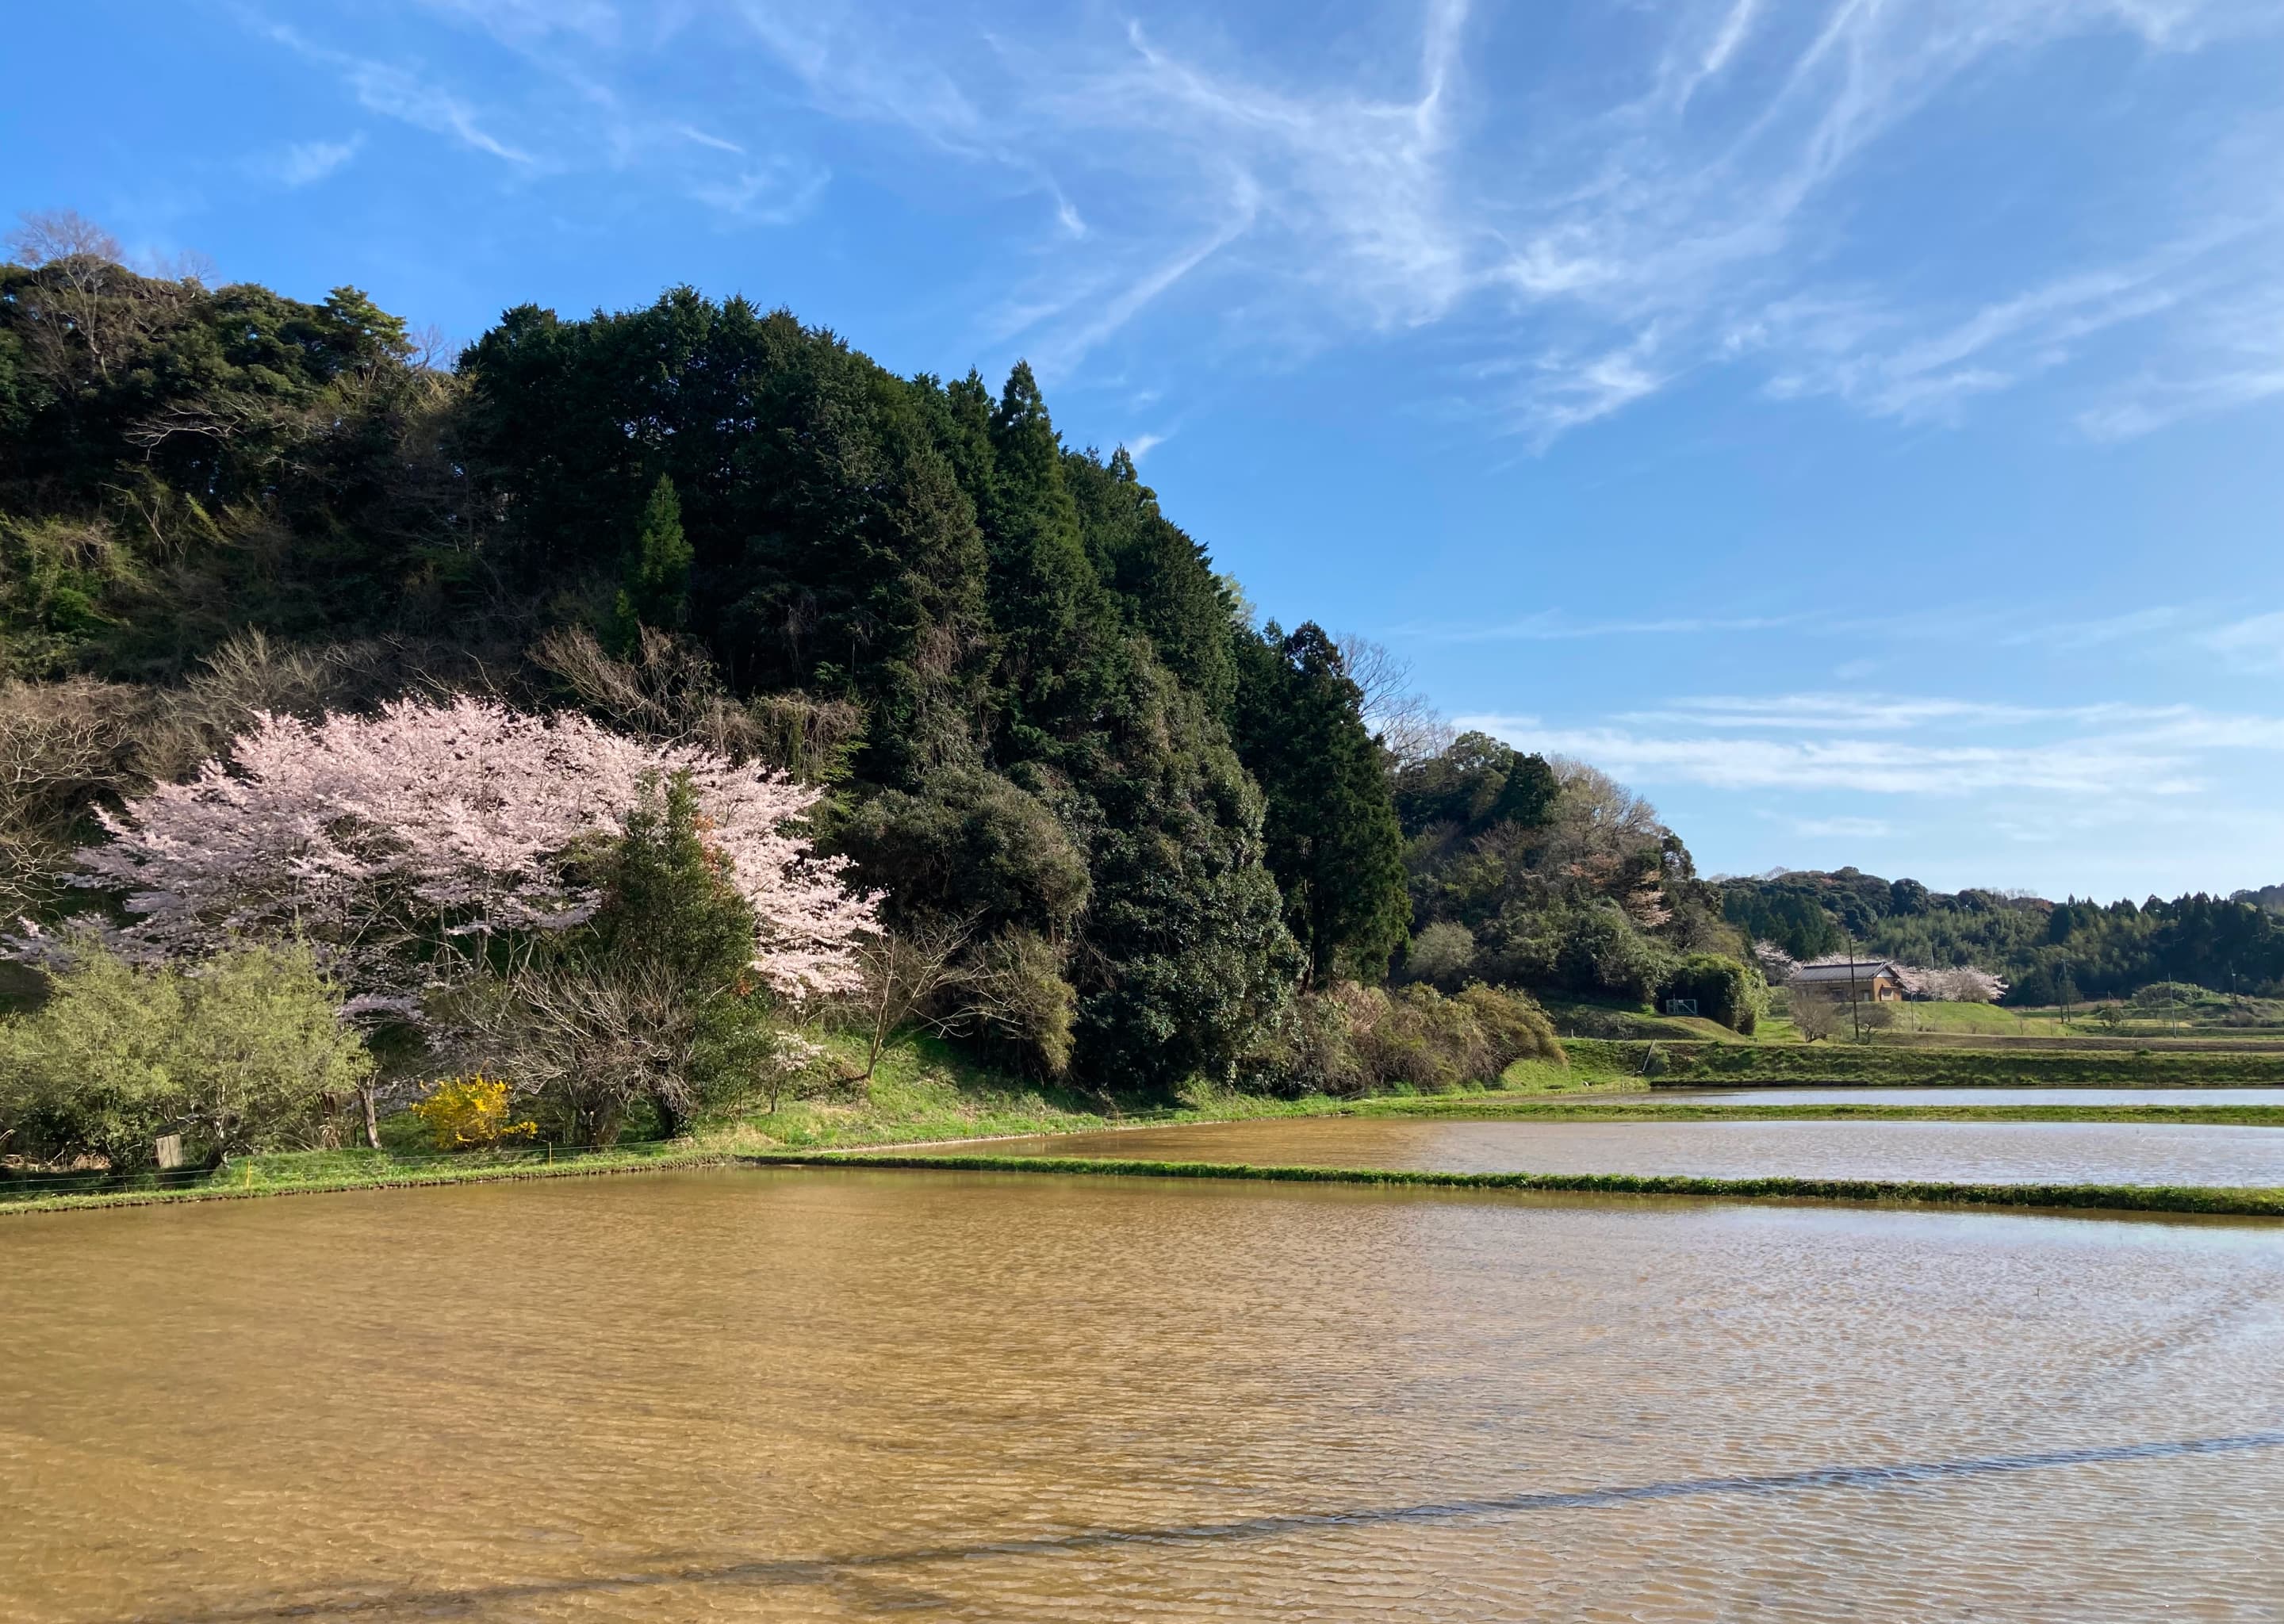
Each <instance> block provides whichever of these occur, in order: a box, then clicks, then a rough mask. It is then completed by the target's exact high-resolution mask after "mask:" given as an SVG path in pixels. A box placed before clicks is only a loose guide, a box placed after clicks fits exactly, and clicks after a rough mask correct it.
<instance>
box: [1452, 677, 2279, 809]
mask: <svg viewBox="0 0 2284 1624" xmlns="http://www.w3.org/2000/svg"><path fill="white" fill-rule="evenodd" d="M1459 725H1460V726H1461V727H1463V728H1478V729H1481V730H1483V731H1485V732H1489V733H1491V734H1494V735H1495V736H1497V737H1498V738H1504V739H1506V741H1507V742H1508V743H1510V744H1512V745H1514V746H1516V747H1517V748H1519V749H1530V750H1537V751H1541V752H1544V753H1552V754H1560V755H1570V756H1578V757H1581V758H1584V759H1585V760H1588V761H1593V762H1595V763H1596V764H1597V765H1599V766H1601V767H1604V768H1606V769H1608V770H1609V771H1611V772H1614V773H1616V774H1617V775H1619V776H1620V777H1631V778H1633V779H1636V780H1639V782H1641V783H1642V784H1645V785H1653V786H1654V785H1660V784H1669V785H1670V784H1687V785H1701V786H1704V787H1707V788H1711V789H1720V790H1770V791H1781V792H1811V791H1844V792H1853V793H1858V794H1870V795H1881V796H1894V795H1903V796H1935V797H1953V798H1956V797H1960V796H1984V797H1988V796H1992V795H2005V796H2009V797H2016V798H2019V797H2022V796H2025V795H2029V796H2032V797H2040V796H2063V797H2083V796H2100V797H2104V798H2109V799H2118V798H2123V799H2124V800H2132V801H2140V800H2147V799H2149V798H2153V797H2155V798H2170V797H2176V796H2183V795H2190V794H2194V793H2195V792H2198V791H2200V790H2202V789H2203V788H2204V787H2205V786H2206V785H2207V784H2208V783H2209V781H2210V779H2211V777H2213V776H2214V775H2213V763H2214V758H2215V757H2217V756H2218V755H2219V754H2221V753H2238V752H2258V753H2267V754H2284V716H2268V715H2261V714H2244V713H2232V712H2222V711H2212V710H2208V709H2202V708H2200V707H2195V706H2190V705H2129V704H2115V703H2101V704H2089V705H2076V706H2030V705H2008V704H2001V703H1994V702H1991V701H1988V700H1981V699H1953V698H1950V697H1946V696H1934V695H1910V694H1889V695H1881V694H1853V693H1784V694H1772V695H1763V696H1737V695H1730V696H1719V695H1715V696H1706V697H1688V698H1682V699H1676V700H1674V701H1672V702H1671V703H1670V704H1667V705H1664V706H1661V707H1656V708H1653V709H1637V710H1631V711H1625V712H1621V713H1618V714H1615V715H1612V716H1610V717H1608V718H1607V719H1606V720H1602V721H1600V722H1592V723H1586V724H1583V725H1582V724H1576V723H1570V724H1560V725H1548V724H1547V723H1545V722H1543V721H1541V720H1540V719H1538V718H1536V717H1529V716H1506V715H1497V714H1485V715H1477V716H1469V717H1464V718H1461V719H1460V721H1459Z"/></svg>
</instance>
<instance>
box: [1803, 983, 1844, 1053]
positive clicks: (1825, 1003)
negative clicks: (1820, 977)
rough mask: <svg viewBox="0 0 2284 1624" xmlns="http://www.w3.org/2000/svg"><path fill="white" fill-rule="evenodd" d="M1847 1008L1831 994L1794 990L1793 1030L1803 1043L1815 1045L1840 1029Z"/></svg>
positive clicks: (1812, 989)
mask: <svg viewBox="0 0 2284 1624" xmlns="http://www.w3.org/2000/svg"><path fill="white" fill-rule="evenodd" d="M1845 1008H1846V1006H1845V1005H1844V1004H1843V1003H1842V1002H1841V1001H1840V1000H1839V999H1837V998H1834V997H1833V996H1832V995H1830V994H1828V993H1825V992H1821V991H1819V990H1817V989H1816V988H1808V987H1795V988H1793V989H1792V1024H1793V1030H1795V1032H1797V1033H1799V1034H1800V1035H1801V1039H1802V1041H1803V1042H1810V1043H1813V1042H1818V1041H1819V1040H1820V1039H1823V1038H1827V1037H1830V1036H1831V1035H1833V1034H1834V1032H1837V1031H1838V1030H1839V1029H1840V1023H1841V1020H1842V1017H1843V1012H1844V1011H1845Z"/></svg>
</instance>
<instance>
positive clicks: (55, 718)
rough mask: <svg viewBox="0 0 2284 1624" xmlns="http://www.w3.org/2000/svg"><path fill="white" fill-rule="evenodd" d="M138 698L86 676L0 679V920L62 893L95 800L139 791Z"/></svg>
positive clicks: (31, 909) (34, 908)
mask: <svg viewBox="0 0 2284 1624" xmlns="http://www.w3.org/2000/svg"><path fill="white" fill-rule="evenodd" d="M142 709H143V701H142V696H141V695H140V694H139V693H138V692H137V691H136V690H134V689H131V688H125V687H121V686H119V685H117V684H114V683H98V682H95V681H93V680H91V679H90V678H87V677H73V678H71V679H69V680H67V681H65V682H60V683H6V684H4V685H0V919H8V920H12V919H14V918H15V917H16V916H17V915H19V914H20V913H27V912H34V911H37V910H39V909H41V908H42V907H43V906H44V905H45V904H47V903H48V902H51V901H53V900H54V898H55V897H56V896H57V895H59V894H60V892H61V889H62V886H61V876H62V873H63V871H64V870H65V869H66V868H67V867H68V866H69V859H70V856H71V852H72V847H73V846H74V840H75V837H76V836H77V835H79V834H80V833H82V832H84V831H82V827H81V825H82V820H83V819H85V818H86V816H88V811H89V808H90V805H91V804H92V803H94V802H95V801H96V800H98V799H99V798H102V797H105V796H107V795H108V796H116V795H119V794H122V793H125V792H129V791H130V790H132V789H136V788H139V787H140V786H141V784H142V782H143V780H142V777H141V775H140V773H139V772H137V768H136V760H135V758H136V755H137V750H136V732H137V721H138V718H139V716H140V714H141V712H142Z"/></svg>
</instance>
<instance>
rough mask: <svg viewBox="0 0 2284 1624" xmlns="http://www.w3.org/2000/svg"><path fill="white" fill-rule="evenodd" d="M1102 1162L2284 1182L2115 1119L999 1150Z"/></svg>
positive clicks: (1069, 1137) (1247, 1129)
mask: <svg viewBox="0 0 2284 1624" xmlns="http://www.w3.org/2000/svg"><path fill="white" fill-rule="evenodd" d="M979 1148H982V1149H988V1150H990V1151H992V1152H999V1153H1004V1154H1007V1155H1016V1156H1099V1157H1115V1158H1121V1159H1139V1160H1162V1161H1224V1162H1252V1163H1255V1164H1256V1165H1260V1166H1295V1167H1407V1168H1432V1169H1435V1170H1436V1171H1439V1172H1449V1173H1507V1172H1521V1173H1626V1174H1645V1175H1648V1174H1654V1175H1669V1174H1670V1175H1686V1176H1691V1177H1697V1178H1760V1177H1771V1176H1787V1177H1795V1178H1835V1179H1839V1178H1846V1179H1905V1180H1928V1181H1943V1180H1952V1181H1957V1182H1962V1183H2012V1184H2022V1183H2087V1184H2196V1185H2264V1186H2266V1185H2279V1184H2284V1128H2215V1127H2206V1126H2202V1125H2199V1124H2194V1123H2179V1124H2148V1123H2110V1122H1913V1121H1905V1122H1880V1121H1870V1122H1866V1121H1852V1122H1851V1121H1826V1122H1815V1121H1808V1122H1787V1121H1778V1122H1752V1121H1740V1122H1671V1121H1639V1122H1561V1121H1535V1120H1529V1119H1521V1118H1514V1119H1508V1120H1491V1121H1465V1120H1461V1121H1454V1120H1448V1119H1442V1118H1420V1117H1412V1118H1405V1117H1299V1118H1272V1119H1269V1120H1261V1121H1252V1122H1214V1123H1198V1124H1191V1125H1185V1126H1181V1127H1174V1128H1125V1129H1115V1130H1112V1131H1109V1132H1105V1133H1094V1134H1066V1135H1060V1136H1053V1137H1041V1138H1027V1139H1009V1140H997V1141H993V1142H991V1143H990V1144H989V1145H986V1146H981V1147H979Z"/></svg>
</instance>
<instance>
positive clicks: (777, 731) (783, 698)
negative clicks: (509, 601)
mask: <svg viewBox="0 0 2284 1624" xmlns="http://www.w3.org/2000/svg"><path fill="white" fill-rule="evenodd" d="M531 659H532V662H533V663H534V664H536V665H537V666H538V667H539V668H541V669H543V670H545V671H548V672H551V673H552V674H553V675H555V676H556V677H558V678H559V679H560V680H561V682H562V683H564V685H565V686H566V687H567V688H569V689H570V690H571V691H572V692H573V693H574V694H575V695H577V696H578V698H579V700H580V703H582V704H583V705H584V706H585V707H587V708H588V709H589V710H590V711H591V712H593V713H594V714H595V715H596V716H597V717H598V719H600V720H602V721H605V722H608V723H610V724H611V725H612V726H614V727H615V728H618V729H620V730H623V731H626V732H630V733H633V734H636V735H637V736H638V737H640V738H645V739H647V740H649V741H650V742H652V743H653V744H662V745H695V746H699V747H700V749H705V750H710V751H712V752H714V753H716V754H717V755H723V756H727V757H728V758H729V759H730V760H731V761H739V762H744V761H763V762H766V763H767V764H769V765H770V766H772V767H781V768H783V769H785V770H786V771H787V772H789V773H791V774H793V776H794V777H796V778H800V779H802V780H804V781H805V782H810V783H814V782H817V781H818V780H819V779H821V778H823V777H827V776H829V775H830V774H831V773H832V772H833V770H834V769H837V768H838V766H839V764H840V761H841V757H842V756H843V755H845V754H846V753H847V751H848V748H849V745H850V744H851V743H852V742H853V741H854V740H855V739H856V737H857V733H858V730H859V729H860V728H861V727H862V726H863V721H864V719H863V717H862V715H861V714H860V713H859V712H858V711H857V709H856V707H855V706H853V705H850V704H848V703H847V702H845V701H842V700H838V699H825V700H818V699H809V698H808V697H807V696H805V695H802V694H798V693H778V694H765V695H763V696H762V697H760V698H759V699H755V700H754V701H753V703H751V704H750V705H740V704H739V703H738V701H737V699H736V698H735V697H734V696H732V695H731V692H730V691H729V690H728V689H726V688H724V686H723V685H722V679H721V676H720V675H719V674H718V673H717V671H716V668H715V666H714V662H713V660H711V659H710V658H709V657H708V654H707V652H706V651H705V649H704V648H703V647H701V646H700V644H697V643H696V642H694V641H692V639H690V638H687V637H677V636H671V635H669V634H668V633H666V632H662V631H656V630H653V629H651V628H650V627H647V626H645V627H643V628H641V629H640V631H639V635H638V637H637V644H636V647H635V649H634V650H633V652H631V653H630V655H629V656H628V657H627V658H626V659H623V660H622V659H620V658H619V657H618V656H616V655H614V654H613V653H611V652H609V651H608V650H607V649H606V648H604V647H603V645H602V644H601V643H599V642H598V641H597V640H596V638H595V636H594V634H593V633H592V632H590V631H588V630H587V629H585V628H584V627H571V628H567V629H559V630H556V631H552V632H550V633H549V634H548V635H547V636H544V637H543V638H541V639H540V641H539V643H538V644H536V646H535V647H534V648H533V649H532V651H531Z"/></svg>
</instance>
